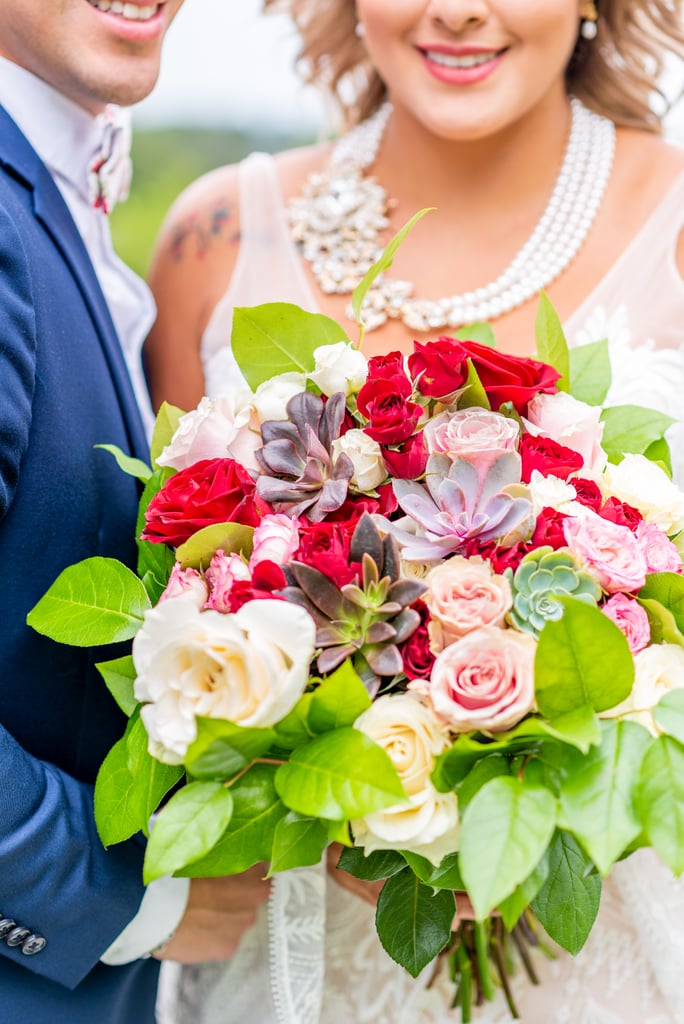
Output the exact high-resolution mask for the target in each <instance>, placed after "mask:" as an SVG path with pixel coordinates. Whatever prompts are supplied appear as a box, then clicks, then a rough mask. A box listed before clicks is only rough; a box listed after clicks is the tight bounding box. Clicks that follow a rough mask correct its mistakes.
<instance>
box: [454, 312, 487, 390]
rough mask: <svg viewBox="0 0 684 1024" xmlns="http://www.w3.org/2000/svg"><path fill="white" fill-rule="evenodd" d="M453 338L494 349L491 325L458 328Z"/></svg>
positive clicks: (476, 324) (468, 325) (475, 324)
mask: <svg viewBox="0 0 684 1024" xmlns="http://www.w3.org/2000/svg"><path fill="white" fill-rule="evenodd" d="M454 338H456V339H457V340H458V341H476V342H477V343H478V345H488V346H489V348H496V335H495V334H494V331H493V329H492V326H491V324H487V323H481V322H479V321H478V322H477V323H474V324H466V325H465V326H464V327H459V329H458V330H457V331H456V333H455V334H454ZM485 408H489V406H485Z"/></svg>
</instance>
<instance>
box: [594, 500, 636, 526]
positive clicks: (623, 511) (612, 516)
mask: <svg viewBox="0 0 684 1024" xmlns="http://www.w3.org/2000/svg"><path fill="white" fill-rule="evenodd" d="M598 514H599V515H600V516H601V518H602V519H609V520H610V522H611V523H617V524H618V526H626V527H627V529H628V530H631V531H632V533H634V532H635V531H636V528H637V527H638V525H639V523H641V522H643V518H644V517H643V516H642V514H641V512H639V511H638V509H636V508H634V507H633V506H632V505H628V504H627V502H626V501H620V500H619V499H618V498H608V500H607V501H606V503H605V505H602V506H601V508H600V509H598Z"/></svg>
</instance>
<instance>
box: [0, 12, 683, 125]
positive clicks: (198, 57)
mask: <svg viewBox="0 0 684 1024" xmlns="http://www.w3.org/2000/svg"><path fill="white" fill-rule="evenodd" d="M1 2H2V0H0V3H1ZM165 47H166V48H165V53H164V61H163V64H162V73H161V76H160V79H159V82H158V84H157V88H156V89H155V91H154V93H153V94H152V96H151V97H149V98H148V99H147V100H145V101H144V102H143V103H141V104H139V105H138V107H137V108H136V110H135V120H136V123H137V124H140V125H141V126H143V125H145V126H158V125H212V126H218V127H221V126H226V127H227V126H230V127H235V126H237V127H241V128H245V127H250V126H254V127H255V128H260V129H261V128H270V129H273V128H276V129H277V128H278V127H282V128H283V129H284V130H287V129H292V128H293V127H294V128H300V129H305V128H307V127H310V129H311V134H312V135H315V134H316V132H317V130H319V129H321V128H322V127H323V126H324V125H325V123H326V116H325V110H324V106H323V103H322V100H321V98H320V96H319V94H318V93H317V92H316V91H315V90H313V89H311V88H306V87H304V86H303V85H302V84H301V83H300V82H299V80H298V78H297V76H296V74H295V73H294V60H295V56H296V53H297V37H296V34H295V32H294V29H293V27H292V25H291V23H290V22H289V19H288V18H286V17H285V16H283V15H270V14H269V15H268V16H265V15H263V14H261V0H185V4H184V6H183V7H182V8H181V11H180V13H179V15H178V17H177V18H176V21H175V23H174V25H173V26H172V28H171V32H170V33H169V36H168V38H167V40H166V43H165ZM677 78H678V79H679V81H681V78H682V76H681V74H679V75H678V76H677ZM670 134H671V135H672V136H673V137H676V138H678V139H679V140H680V141H682V142H684V103H680V104H679V108H678V109H677V111H675V113H674V115H673V116H672V119H671V131H670Z"/></svg>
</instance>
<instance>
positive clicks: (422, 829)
mask: <svg viewBox="0 0 684 1024" xmlns="http://www.w3.org/2000/svg"><path fill="white" fill-rule="evenodd" d="M354 727H355V728H356V729H359V730H360V731H361V732H363V733H365V734H366V736H369V737H370V738H371V739H372V740H374V741H375V742H376V743H377V744H378V746H380V747H382V748H383V750H384V751H385V752H386V753H387V754H388V755H389V757H390V760H391V761H392V763H393V764H394V767H395V768H396V770H397V773H398V775H399V778H400V779H401V781H402V783H403V786H404V789H405V790H406V793H407V795H408V803H402V804H397V806H395V807H390V808H387V809H385V810H384V811H379V812H378V813H377V814H369V815H368V816H367V817H366V818H363V819H361V820H358V821H354V822H352V831H353V833H354V841H355V843H356V845H357V846H362V847H364V849H365V851H366V853H367V854H369V853H372V852H373V851H374V850H409V851H411V852H412V853H418V854H420V855H421V856H422V857H426V858H427V859H428V860H429V861H431V862H432V863H433V864H439V863H440V862H441V861H442V860H443V858H444V857H445V856H446V855H447V854H448V853H453V852H454V851H455V850H456V849H457V848H458V802H457V799H456V795H455V794H454V793H439V792H438V791H437V790H436V789H435V787H434V786H433V784H432V782H431V781H430V774H431V772H432V770H433V768H434V766H435V759H436V758H437V756H438V755H439V754H441V753H442V752H443V751H444V750H446V748H447V747H448V746H449V736H448V733H447V732H446V730H445V728H444V726H443V725H441V724H440V722H439V721H438V720H437V718H436V717H435V715H434V713H433V712H432V710H431V709H430V708H429V707H427V706H426V705H425V704H424V703H423V702H422V701H421V700H420V698H419V697H418V696H416V695H415V694H412V693H400V694H392V695H390V696H386V697H380V698H379V699H378V700H376V701H375V702H374V703H373V704H372V705H371V707H370V708H369V709H368V711H364V713H363V714H362V715H361V716H360V717H359V718H357V720H356V722H355V723H354Z"/></svg>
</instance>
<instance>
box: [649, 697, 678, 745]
mask: <svg viewBox="0 0 684 1024" xmlns="http://www.w3.org/2000/svg"><path fill="white" fill-rule="evenodd" d="M653 717H654V718H655V720H656V722H657V723H658V725H659V726H660V728H661V729H662V731H663V732H664V733H665V734H666V735H667V736H672V738H673V739H675V740H678V741H679V743H684V690H670V692H669V693H666V694H665V696H664V697H661V698H660V700H659V701H658V703H657V704H656V706H655V708H654V709H653Z"/></svg>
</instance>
